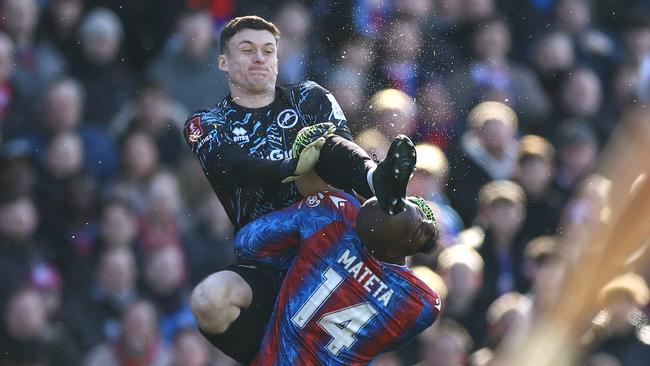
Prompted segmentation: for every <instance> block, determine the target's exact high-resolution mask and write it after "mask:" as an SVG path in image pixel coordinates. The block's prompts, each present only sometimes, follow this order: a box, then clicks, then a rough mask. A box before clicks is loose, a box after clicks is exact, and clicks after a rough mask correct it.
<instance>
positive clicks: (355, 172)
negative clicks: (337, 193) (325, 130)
mask: <svg viewBox="0 0 650 366" xmlns="http://www.w3.org/2000/svg"><path fill="white" fill-rule="evenodd" d="M376 165H377V164H376V163H375V162H374V161H372V159H371V158H370V156H368V154H367V153H366V152H365V151H364V150H363V148H361V146H359V145H357V144H356V143H354V142H353V141H350V140H347V139H346V138H344V137H341V136H336V135H335V136H331V137H329V138H328V139H327V140H326V141H325V145H323V147H322V148H321V151H320V158H319V160H318V163H317V164H316V166H314V170H315V171H316V174H318V176H319V177H321V178H323V180H324V181H325V182H327V183H328V184H331V185H332V186H334V187H336V188H339V189H344V190H348V189H353V190H354V191H355V192H356V193H358V194H359V195H361V196H363V197H366V198H370V197H372V196H374V195H375V194H374V192H373V190H372V188H371V186H370V184H369V182H368V172H369V171H371V170H372V169H374V168H375V167H376Z"/></svg>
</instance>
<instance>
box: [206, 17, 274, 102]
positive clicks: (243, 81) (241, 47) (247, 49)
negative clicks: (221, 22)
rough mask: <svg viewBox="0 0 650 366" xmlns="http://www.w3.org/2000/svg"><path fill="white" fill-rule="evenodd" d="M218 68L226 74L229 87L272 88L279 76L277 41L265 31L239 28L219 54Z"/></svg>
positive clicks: (259, 90) (255, 90)
mask: <svg viewBox="0 0 650 366" xmlns="http://www.w3.org/2000/svg"><path fill="white" fill-rule="evenodd" d="M219 69H221V70H222V71H225V72H226V73H227V74H228V79H229V81H230V83H231V86H232V87H236V88H240V89H241V91H242V92H245V93H248V94H258V93H264V92H269V91H272V90H275V82H276V79H277V76H278V53H277V43H276V41H275V38H274V37H273V34H271V32H269V31H267V30H256V29H248V28H245V29H242V30H240V31H239V32H237V33H236V34H235V35H234V36H233V37H232V38H231V39H230V40H229V41H228V45H227V47H226V50H225V53H224V54H222V55H220V56H219Z"/></svg>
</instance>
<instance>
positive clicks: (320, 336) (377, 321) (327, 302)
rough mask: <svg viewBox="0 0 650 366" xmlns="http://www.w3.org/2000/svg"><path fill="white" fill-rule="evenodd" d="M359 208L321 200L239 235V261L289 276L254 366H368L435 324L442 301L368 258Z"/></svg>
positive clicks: (345, 198)
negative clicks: (360, 231) (359, 226)
mask: <svg viewBox="0 0 650 366" xmlns="http://www.w3.org/2000/svg"><path fill="white" fill-rule="evenodd" d="M359 207H360V205H359V202H358V201H357V200H356V199H355V198H354V197H353V196H350V195H348V194H345V193H342V192H333V191H331V192H322V193H318V194H316V195H314V196H310V197H308V198H306V199H303V200H302V201H299V202H298V203H296V204H294V205H292V206H289V207H287V208H285V209H283V210H280V211H275V212H272V213H270V214H267V215H265V216H262V217H260V218H258V219H256V220H255V221H253V222H251V223H249V224H248V225H246V226H244V227H243V228H242V229H241V230H240V231H239V233H238V234H237V236H236V244H235V245H236V251H237V254H238V256H240V257H241V258H243V259H247V260H253V261H256V262H259V263H263V264H265V265H269V266H273V267H275V268H280V269H286V270H287V274H286V277H285V279H284V282H283V284H282V287H281V289H280V292H279V294H278V298H277V300H276V304H275V308H274V310H273V314H272V315H271V320H270V322H269V326H268V328H267V331H266V334H265V336H264V339H263V340H262V344H261V347H260V352H259V354H258V357H257V359H256V360H255V361H254V362H253V364H255V365H319V364H326V365H366V364H368V363H369V362H371V361H372V359H373V358H375V357H376V356H377V355H379V354H380V353H383V352H387V351H390V350H393V349H396V348H399V347H400V346H402V345H404V344H405V343H407V342H408V341H409V340H411V339H412V338H413V337H415V336H416V335H417V334H419V333H420V332H422V331H423V330H424V329H426V328H427V327H429V326H430V325H431V324H432V323H433V322H434V320H435V319H436V317H437V316H438V313H439V311H440V306H441V304H440V299H439V297H438V295H437V294H436V293H435V292H433V291H432V290H431V289H430V288H429V287H428V286H427V285H426V284H424V283H423V282H422V281H421V280H420V279H418V278H417V277H416V276H415V275H414V274H413V272H412V271H411V270H410V269H408V268H407V267H406V266H399V265H394V264H389V263H384V262H381V261H379V260H377V259H375V258H374V257H373V256H372V255H371V253H369V252H368V251H367V249H366V248H365V246H364V245H363V244H362V243H361V240H360V239H359V237H358V235H357V234H356V232H355V230H354V227H355V222H356V216H357V213H358V211H359Z"/></svg>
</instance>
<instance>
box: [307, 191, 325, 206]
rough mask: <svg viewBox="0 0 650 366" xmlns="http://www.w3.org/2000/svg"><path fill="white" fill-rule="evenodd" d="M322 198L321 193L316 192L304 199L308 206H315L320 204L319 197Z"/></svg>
mask: <svg viewBox="0 0 650 366" xmlns="http://www.w3.org/2000/svg"><path fill="white" fill-rule="evenodd" d="M321 198H323V196H322V194H320V193H319V194H318V195H315V196H309V197H307V200H306V201H305V202H306V203H307V206H309V207H316V206H318V205H320V199H321Z"/></svg>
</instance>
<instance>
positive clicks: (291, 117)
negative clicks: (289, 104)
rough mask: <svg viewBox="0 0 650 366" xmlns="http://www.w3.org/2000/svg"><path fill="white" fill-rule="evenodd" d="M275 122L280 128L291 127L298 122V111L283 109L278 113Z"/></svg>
mask: <svg viewBox="0 0 650 366" xmlns="http://www.w3.org/2000/svg"><path fill="white" fill-rule="evenodd" d="M277 122H278V126H280V127H281V128H285V129H286V128H291V127H293V126H295V125H296V123H298V113H296V111H294V110H293V109H285V110H283V111H282V112H280V114H278V118H277Z"/></svg>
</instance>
